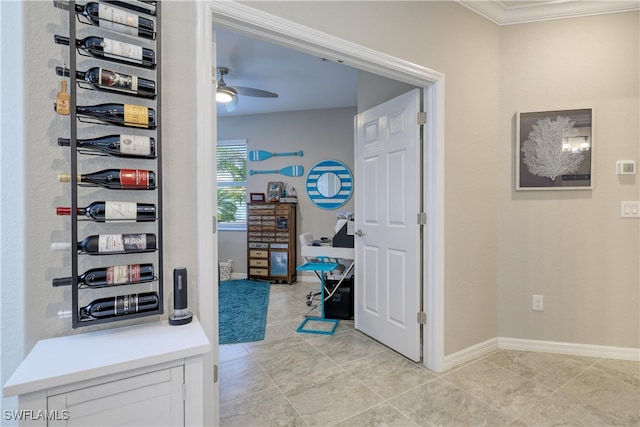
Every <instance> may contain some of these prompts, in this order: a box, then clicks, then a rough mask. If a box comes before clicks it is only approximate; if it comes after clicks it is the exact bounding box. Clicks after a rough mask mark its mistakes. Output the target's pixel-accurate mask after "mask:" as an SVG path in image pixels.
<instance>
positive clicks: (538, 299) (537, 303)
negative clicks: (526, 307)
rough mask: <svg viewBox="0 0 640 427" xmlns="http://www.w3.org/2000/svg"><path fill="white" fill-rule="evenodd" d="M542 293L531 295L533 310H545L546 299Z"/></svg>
mask: <svg viewBox="0 0 640 427" xmlns="http://www.w3.org/2000/svg"><path fill="white" fill-rule="evenodd" d="M543 298H544V297H543V296H542V295H532V297H531V309H532V310H533V311H542V310H544V301H543Z"/></svg>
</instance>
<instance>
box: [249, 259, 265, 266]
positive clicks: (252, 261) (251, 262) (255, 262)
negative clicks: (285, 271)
mask: <svg viewBox="0 0 640 427" xmlns="http://www.w3.org/2000/svg"><path fill="white" fill-rule="evenodd" d="M249 266H250V267H269V260H268V259H257V258H250V259H249Z"/></svg>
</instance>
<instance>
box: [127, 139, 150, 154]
mask: <svg viewBox="0 0 640 427" xmlns="http://www.w3.org/2000/svg"><path fill="white" fill-rule="evenodd" d="M120 152H121V153H122V154H129V155H137V156H149V155H151V138H150V137H148V136H138V135H120Z"/></svg>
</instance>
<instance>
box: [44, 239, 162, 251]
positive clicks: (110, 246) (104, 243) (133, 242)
mask: <svg viewBox="0 0 640 427" xmlns="http://www.w3.org/2000/svg"><path fill="white" fill-rule="evenodd" d="M69 249H71V244H70V243H52V244H51V250H54V251H65V250H69ZM76 249H77V250H78V251H79V252H81V253H83V254H87V255H104V254H114V253H136V252H153V251H155V250H156V235H155V234H100V235H94V236H89V237H87V238H86V239H84V240H83V241H81V242H78V243H77V244H76Z"/></svg>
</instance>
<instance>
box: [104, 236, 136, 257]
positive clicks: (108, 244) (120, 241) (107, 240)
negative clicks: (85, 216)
mask: <svg viewBox="0 0 640 427" xmlns="http://www.w3.org/2000/svg"><path fill="white" fill-rule="evenodd" d="M145 249H147V235H146V234H101V235H100V236H99V237H98V252H99V253H111V252H129V251H141V250H145Z"/></svg>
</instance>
